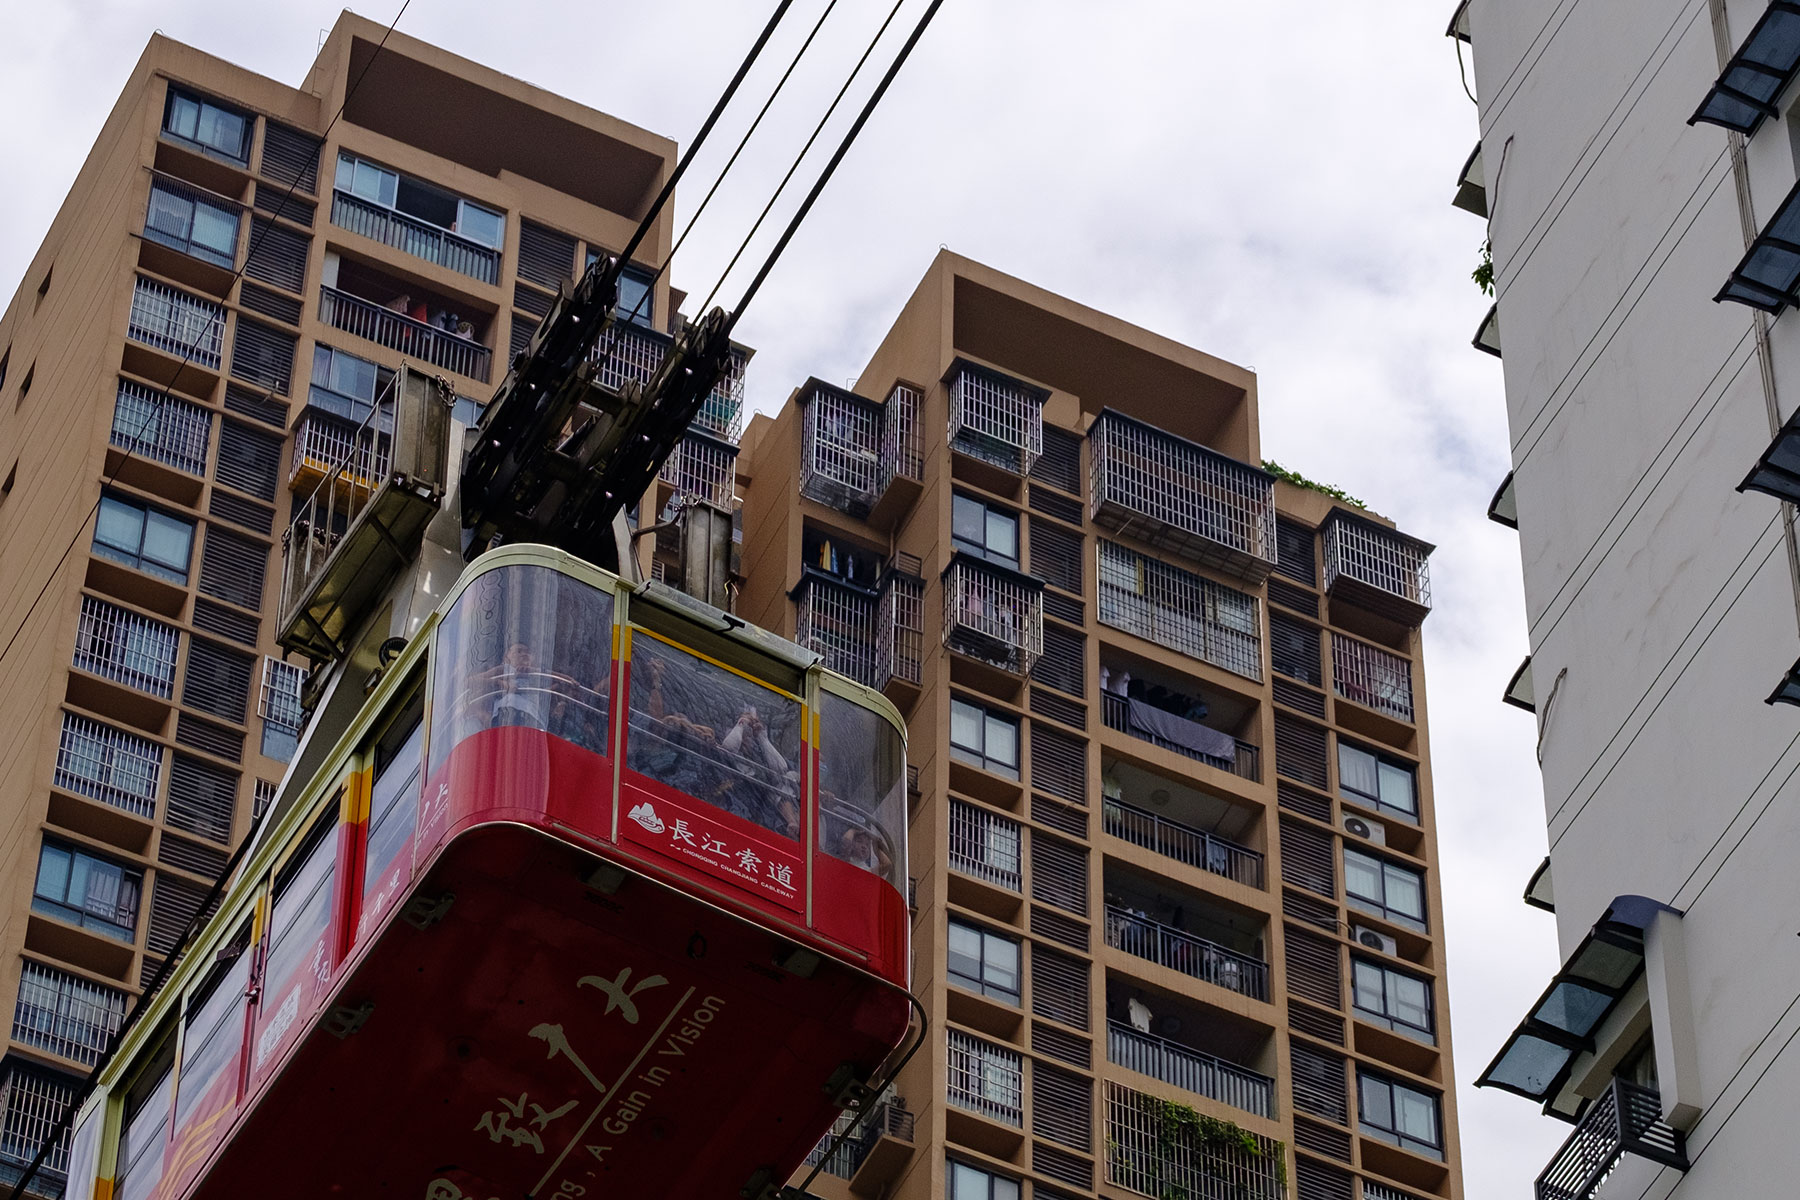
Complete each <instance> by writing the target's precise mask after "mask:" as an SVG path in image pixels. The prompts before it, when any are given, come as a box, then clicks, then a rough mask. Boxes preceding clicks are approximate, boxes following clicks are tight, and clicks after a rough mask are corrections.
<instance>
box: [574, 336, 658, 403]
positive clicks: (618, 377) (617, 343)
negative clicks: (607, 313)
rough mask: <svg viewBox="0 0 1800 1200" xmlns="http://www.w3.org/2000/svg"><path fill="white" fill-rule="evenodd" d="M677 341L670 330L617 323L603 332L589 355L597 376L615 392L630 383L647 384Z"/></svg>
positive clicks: (623, 388) (620, 390)
mask: <svg viewBox="0 0 1800 1200" xmlns="http://www.w3.org/2000/svg"><path fill="white" fill-rule="evenodd" d="M673 341H674V339H673V338H671V337H669V336H668V335H667V334H663V333H658V332H656V330H654V329H646V328H645V327H644V326H642V325H631V324H626V323H623V322H621V323H619V324H615V325H614V326H613V327H612V328H611V329H608V330H607V331H606V333H605V334H603V335H602V336H601V338H600V341H599V344H597V345H596V346H595V347H594V350H593V353H592V354H591V355H590V356H589V357H590V358H591V359H592V360H593V363H594V367H595V378H597V379H598V380H599V381H600V383H601V385H602V386H604V387H608V388H611V389H612V390H613V391H615V392H622V391H624V390H625V385H626V384H628V383H635V384H637V385H638V386H639V387H643V386H646V385H648V384H649V382H650V378H651V376H653V375H655V374H656V369H657V368H658V367H660V366H662V362H663V359H664V358H667V357H668V354H669V346H670V345H671V344H672V343H673Z"/></svg>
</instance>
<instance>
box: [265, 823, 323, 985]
mask: <svg viewBox="0 0 1800 1200" xmlns="http://www.w3.org/2000/svg"><path fill="white" fill-rule="evenodd" d="M336 831H337V806H336V804H333V805H332V807H331V811H330V812H329V813H328V814H327V815H326V816H325V818H324V819H323V820H321V821H320V822H319V823H318V825H317V826H316V827H314V829H313V831H312V833H311V834H309V835H308V837H307V845H306V846H305V848H304V849H302V850H301V851H300V853H299V854H298V855H296V856H295V857H294V858H292V859H290V860H289V862H288V865H287V866H286V867H284V868H282V872H281V874H280V875H279V876H277V877H276V880H275V909H274V915H273V916H272V917H271V918H270V919H269V965H268V969H267V970H265V971H264V972H263V979H264V980H265V984H266V986H265V988H264V992H263V1004H264V1007H265V1008H267V1007H268V1006H269V1005H270V1004H271V1003H275V1002H279V1001H280V999H281V996H280V995H279V994H278V993H279V992H281V991H284V990H285V989H286V986H287V983H288V981H289V980H290V979H292V978H293V976H294V973H295V971H297V970H298V969H299V968H300V967H301V966H302V965H303V960H304V958H305V956H306V955H307V954H308V953H310V952H311V951H312V948H313V946H314V945H315V944H316V943H317V942H318V940H319V936H320V935H321V934H323V933H324V932H325V930H326V928H327V927H328V926H329V925H330V924H331V881H332V878H333V877H334V876H335V874H336V867H337V838H336V837H335V836H333V835H334V834H335V833H336Z"/></svg>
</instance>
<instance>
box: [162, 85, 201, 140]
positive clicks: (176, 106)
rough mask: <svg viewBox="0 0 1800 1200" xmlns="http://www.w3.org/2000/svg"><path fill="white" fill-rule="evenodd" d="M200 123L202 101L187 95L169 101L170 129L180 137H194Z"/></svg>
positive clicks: (190, 138)
mask: <svg viewBox="0 0 1800 1200" xmlns="http://www.w3.org/2000/svg"><path fill="white" fill-rule="evenodd" d="M199 123H200V103H199V101H197V100H190V99H189V98H188V97H186V96H176V97H174V98H173V99H172V100H171V101H170V103H169V124H168V130H169V132H170V133H173V134H175V135H177V136H179V137H184V138H187V139H189V140H192V139H193V136H194V130H195V128H196V127H197V126H198V125H199Z"/></svg>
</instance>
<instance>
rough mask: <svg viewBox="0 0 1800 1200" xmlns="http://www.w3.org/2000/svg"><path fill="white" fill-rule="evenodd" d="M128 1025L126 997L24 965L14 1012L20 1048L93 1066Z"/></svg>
mask: <svg viewBox="0 0 1800 1200" xmlns="http://www.w3.org/2000/svg"><path fill="white" fill-rule="evenodd" d="M124 1019H125V993H123V992H121V991H117V990H115V989H113V988H109V987H106V986H104V985H102V984H98V983H89V982H88V981H87V980H85V979H82V978H80V977H79V976H76V975H71V974H69V973H68V972H66V971H58V970H57V969H56V968H54V967H46V966H44V965H43V964H42V963H36V962H32V961H31V960H30V959H26V960H24V962H23V963H22V964H21V966H20V971H19V1000H18V1004H17V1006H16V1007H15V1008H14V1009H13V1024H12V1036H13V1040H14V1041H16V1042H21V1043H23V1044H25V1045H28V1046H36V1047H37V1048H38V1049H40V1050H48V1051H49V1052H50V1053H52V1054H57V1055H61V1056H62V1057H63V1058H68V1059H73V1060H74V1061H76V1062H78V1063H83V1064H85V1065H87V1066H92V1065H94V1064H95V1063H97V1062H99V1061H100V1052H101V1051H102V1050H104V1049H106V1043H107V1041H108V1040H109V1039H110V1038H111V1037H112V1035H113V1032H114V1031H115V1030H116V1029H118V1028H119V1023H120V1022H121V1021H123V1020H124Z"/></svg>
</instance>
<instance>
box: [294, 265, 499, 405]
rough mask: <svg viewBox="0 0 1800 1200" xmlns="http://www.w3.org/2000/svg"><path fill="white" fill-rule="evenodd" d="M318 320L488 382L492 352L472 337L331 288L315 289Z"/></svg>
mask: <svg viewBox="0 0 1800 1200" xmlns="http://www.w3.org/2000/svg"><path fill="white" fill-rule="evenodd" d="M319 320H321V321H323V322H325V324H327V325H330V326H332V327H333V328H334V329H341V330H343V331H344V332H345V333H349V334H354V335H355V336H357V337H360V338H367V339H368V340H369V341H371V342H376V343H378V344H380V345H383V346H386V347H388V348H389V349H390V350H399V351H401V352H402V353H404V354H407V355H410V356H412V357H414V358H420V359H424V360H425V361H426V362H428V363H430V364H432V365H433V366H436V367H442V368H443V369H444V370H446V371H454V372H456V373H457V374H458V375H466V376H468V377H469V378H471V379H479V380H480V381H481V382H482V383H486V382H487V381H488V375H489V372H490V368H491V365H492V362H493V357H494V356H493V351H491V350H489V349H488V348H487V347H486V346H483V345H482V344H481V343H480V342H477V341H475V340H474V339H473V338H466V337H458V336H457V335H456V334H454V333H451V332H449V331H448V330H445V329H440V328H438V327H437V326H435V325H428V324H426V323H425V322H424V321H415V320H413V319H412V318H411V317H409V316H407V315H406V314H405V313H398V312H394V311H392V310H391V309H386V308H383V307H382V306H381V305H379V304H372V303H370V302H369V301H367V300H364V299H363V298H362V297H360V296H352V295H351V294H350V293H349V292H340V291H339V290H338V289H336V288H333V287H321V288H320V289H319Z"/></svg>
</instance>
